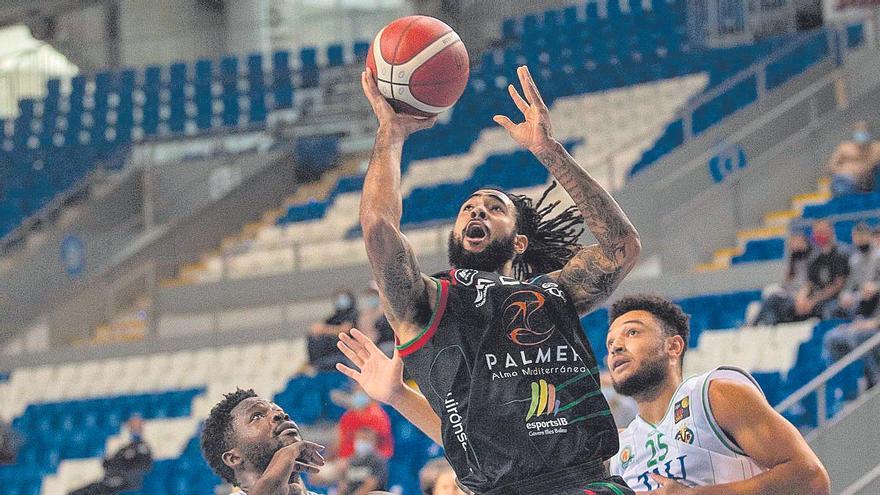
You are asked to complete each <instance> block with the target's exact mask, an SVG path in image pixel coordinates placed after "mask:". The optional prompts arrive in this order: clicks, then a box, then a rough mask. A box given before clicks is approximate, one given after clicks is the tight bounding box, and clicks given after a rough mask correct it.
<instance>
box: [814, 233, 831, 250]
mask: <svg viewBox="0 0 880 495" xmlns="http://www.w3.org/2000/svg"><path fill="white" fill-rule="evenodd" d="M830 242H831V236H829V235H827V234H824V233H818V232H815V233H813V243H815V244H816V245H817V246H819V247H820V248H824V247H826V246H828V244H829V243H830Z"/></svg>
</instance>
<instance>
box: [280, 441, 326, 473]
mask: <svg viewBox="0 0 880 495" xmlns="http://www.w3.org/2000/svg"><path fill="white" fill-rule="evenodd" d="M322 450H324V447H323V446H322V445H318V444H316V443H315V442H309V441H307V440H300V441H299V442H294V443H292V444H290V445H287V446H285V447H281V448H280V449H278V451H277V452H275V455H274V456H273V457H272V460H273V461H274V460H275V459H282V460H284V461H285V462H290V461H293V462H294V467H293V469H294V472H295V473H317V472H318V471H319V470H320V468H321V467H322V466H323V465H324V456H322V455H321V451H322Z"/></svg>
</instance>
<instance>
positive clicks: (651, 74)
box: [170, 1, 863, 284]
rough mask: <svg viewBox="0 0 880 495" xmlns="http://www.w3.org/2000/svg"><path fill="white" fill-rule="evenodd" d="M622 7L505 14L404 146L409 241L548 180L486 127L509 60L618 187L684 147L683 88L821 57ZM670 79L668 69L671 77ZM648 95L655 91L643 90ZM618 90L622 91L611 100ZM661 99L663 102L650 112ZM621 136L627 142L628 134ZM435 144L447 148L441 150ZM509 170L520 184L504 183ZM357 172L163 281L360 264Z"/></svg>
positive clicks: (820, 38)
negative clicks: (449, 103)
mask: <svg viewBox="0 0 880 495" xmlns="http://www.w3.org/2000/svg"><path fill="white" fill-rule="evenodd" d="M636 4H638V6H636ZM628 10H629V12H619V11H615V10H611V11H609V12H608V13H607V17H600V16H599V14H598V12H597V11H596V10H595V5H593V4H589V5H588V8H587V9H586V10H582V9H581V8H580V7H569V8H566V9H564V10H549V11H546V12H544V13H541V14H535V15H528V16H524V17H522V18H516V19H508V20H507V21H505V22H504V23H503V25H502V33H503V38H502V39H501V40H499V48H495V49H492V50H490V51H489V52H487V53H485V54H484V55H483V57H482V59H481V63H480V65H479V66H478V67H475V68H474V69H473V70H472V74H471V81H470V83H469V86H468V88H467V90H466V91H465V93H464V95H463V96H462V99H461V101H460V102H459V104H458V105H457V106H456V107H455V108H454V109H453V110H452V111H451V112H450V115H449V120H448V122H443V123H440V124H438V125H437V126H435V127H434V128H432V129H430V130H428V131H424V132H420V133H418V134H415V135H414V136H412V137H411V139H410V141H409V142H408V143H407V146H406V148H405V151H404V161H403V164H402V168H403V173H404V176H403V182H402V192H403V193H404V212H405V215H404V218H403V226H404V228H405V229H406V231H407V235H408V236H409V237H410V239H411V241H413V242H414V244H419V247H418V250H419V252H422V253H428V252H433V251H434V250H436V249H437V246H438V244H437V242H436V239H437V231H436V229H437V227H438V226H441V225H442V224H443V222H444V221H446V222H448V221H449V219H450V218H452V216H453V213H454V212H453V210H451V209H450V208H452V206H453V205H455V204H456V203H458V202H459V201H460V199H461V197H462V195H463V194H465V192H464V190H470V189H471V188H473V187H474V186H476V185H478V184H486V183H493V184H499V185H508V187H513V188H514V189H519V188H521V189H519V190H518V192H521V191H525V190H529V191H532V192H536V193H540V188H539V187H538V186H540V185H543V184H546V179H547V176H546V173H545V172H544V170H543V169H542V167H540V166H539V165H538V164H537V163H536V162H535V161H534V160H533V159H532V158H531V157H529V156H528V154H527V153H524V152H522V151H519V150H517V149H516V147H515V145H514V144H513V143H512V142H511V141H510V140H509V138H508V137H507V136H506V135H505V134H504V133H503V132H499V130H498V129H493V128H492V126H493V125H494V124H493V123H492V121H491V116H492V115H493V114H495V113H505V112H507V113H509V114H512V115H515V114H516V110H515V108H513V106H512V103H511V102H510V100H509V97H508V96H507V94H506V92H505V91H503V88H504V87H505V86H506V85H507V84H508V83H510V82H516V81H515V77H516V76H515V73H514V69H515V67H516V66H517V65H520V64H529V67H530V69H531V71H532V74H533V75H534V76H535V77H536V79H538V84H539V87H540V88H541V91H542V94H543V96H544V98H545V100H546V101H547V103H548V105H550V107H551V113H552V115H553V116H554V124H555V126H554V127H555V130H556V133H557V135H558V136H559V138H560V139H562V140H565V141H566V142H568V143H571V146H572V147H573V154H574V156H575V158H576V159H578V160H579V162H580V163H582V164H584V166H585V167H586V168H587V170H588V171H590V173H591V174H593V176H594V177H596V178H597V180H599V181H600V182H602V183H603V184H606V185H608V186H611V187H614V185H615V174H617V175H618V176H622V175H623V174H624V173H625V171H626V170H628V168H626V167H628V164H629V163H632V162H627V161H626V160H627V159H629V160H632V161H636V160H637V159H638V157H639V156H640V155H642V159H641V161H639V162H638V163H637V165H636V166H635V167H634V168H633V169H632V170H631V171H630V174H632V173H634V171H638V170H640V169H642V168H644V167H646V166H648V165H649V164H650V163H653V162H654V161H655V160H656V159H657V158H659V157H660V156H662V155H663V154H665V153H666V152H668V151H670V150H671V149H673V148H675V147H676V146H678V145H679V144H681V142H682V139H683V133H684V128H683V122H682V121H681V120H680V119H676V118H675V116H676V112H677V110H678V109H680V108H681V106H683V105H684V104H685V103H686V101H687V99H688V98H689V97H692V96H696V95H697V94H698V93H699V91H705V90H708V89H711V88H713V87H714V86H716V85H717V84H719V83H721V82H723V81H725V80H726V79H727V78H729V77H730V76H732V75H734V74H736V73H737V72H739V71H741V70H742V69H744V68H746V67H748V66H749V65H751V64H753V63H754V62H755V61H756V60H759V59H760V58H762V57H764V56H766V55H768V54H770V53H772V52H773V51H774V50H776V49H778V48H780V47H782V46H784V45H786V44H788V43H799V44H798V45H797V48H795V49H794V50H791V51H789V52H787V53H786V54H785V55H784V56H782V57H778V58H777V59H775V60H774V61H773V62H772V63H769V64H768V67H767V71H766V76H767V81H768V82H767V88H768V89H772V88H775V87H777V86H779V85H780V84H782V83H784V82H785V81H788V80H789V79H791V78H792V77H794V76H795V75H797V74H799V73H801V72H803V71H804V70H806V69H807V68H808V67H810V66H811V65H813V64H814V63H816V62H818V61H820V60H822V59H824V58H825V57H827V56H828V55H829V53H828V49H827V46H828V43H827V36H828V35H827V33H826V32H814V33H807V34H805V35H802V37H777V38H770V39H766V40H763V41H761V42H758V43H756V44H754V45H746V46H739V47H734V48H726V49H713V50H697V49H695V48H693V47H691V46H690V45H689V43H688V42H687V39H686V37H685V36H684V35H683V30H684V13H683V6H682V4H681V3H680V2H674V3H667V2H665V1H658V2H655V6H654V9H653V10H643V9H641V6H640V4H639V3H638V2H630V5H629V9H628ZM649 28H650V29H649ZM862 41H863V33H862V26H861V25H853V26H850V27H849V29H848V42H849V44H850V45H851V46H855V45H858V44H860V43H862ZM645 67H648V68H649V69H645ZM670 77H676V79H667V78H670ZM755 84H756V83H755V81H754V78H749V79H746V80H744V81H742V82H741V83H739V84H736V85H734V86H733V87H732V88H730V89H729V90H728V91H726V92H724V93H722V94H720V95H719V96H717V97H716V98H714V99H712V100H710V101H708V102H706V103H705V104H704V105H702V106H701V107H700V108H698V109H697V110H696V111H695V112H694V122H693V132H694V133H699V132H702V131H703V130H705V129H707V128H709V127H711V126H712V125H714V124H715V123H717V122H718V121H719V120H721V119H723V118H724V117H725V116H727V115H730V114H731V113H733V112H735V111H736V110H738V109H740V108H742V107H743V106H745V105H747V104H748V103H749V102H751V101H754V99H755V98H756V97H757V93H756V91H757V90H756V87H755ZM676 91H677V94H676ZM656 93H660V94H663V97H660V98H652V97H650V96H649V95H651V94H656ZM624 94H625V95H626V96H627V97H628V98H626V99H624V98H617V97H616V95H620V96H622V95H624ZM676 97H679V98H676ZM660 102H662V103H664V104H668V107H667V108H658V107H657V105H658V104H659V103H660ZM658 116H659V117H661V118H660V119H658V118H657V117H658ZM652 118H653V119H652ZM594 120H595V121H597V122H596V123H595V124H594V123H592V122H593V121H594ZM663 126H665V128H666V130H665V131H663V130H662V129H663ZM627 136H629V137H631V138H634V139H631V140H630V141H629V142H627V141H626V139H625V138H626V137H627ZM438 142H442V143H444V145H443V146H437V144H436V143H438ZM651 143H653V146H654V147H653V148H651V146H652V144H651ZM611 156H614V161H615V163H618V162H619V163H618V165H624V166H623V167H619V170H615V169H614V167H610V166H609V165H608V162H609V161H611V160H610V157H611ZM523 170H526V171H527V172H526V173H523ZM513 179H515V180H516V181H517V182H516V183H511V182H509V181H511V180H513ZM362 181H363V176H361V175H348V176H344V177H343V178H341V179H339V180H338V182H337V183H336V184H335V185H334V186H332V187H330V188H329V190H328V193H327V194H326V195H325V196H324V197H322V198H321V199H317V198H310V199H306V200H305V201H304V202H301V203H294V204H287V205H285V206H284V210H283V211H282V213H281V214H280V215H278V216H277V219H276V221H275V225H270V226H265V227H264V228H262V229H260V230H259V231H258V232H256V234H255V235H254V234H252V233H250V234H248V235H243V236H242V237H241V238H240V239H239V240H238V241H237V244H236V243H235V242H233V243H231V244H230V243H225V244H224V252H223V253H219V252H214V253H210V254H206V255H205V256H203V258H202V260H201V261H200V262H199V263H197V264H194V265H188V266H185V267H183V268H182V269H181V274H180V277H179V279H178V280H176V281H174V282H170V283H177V284H179V283H184V284H185V283H200V282H212V281H216V280H218V279H219V278H220V277H222V276H223V274H225V276H227V277H229V278H240V277H254V276H263V275H265V274H277V273H283V272H287V271H291V270H295V269H296V270H308V269H316V268H323V267H327V266H332V265H338V264H356V263H363V262H365V261H366V258H365V256H364V253H363V250H362V247H361V246H360V242H359V241H358V237H359V236H360V229H359V226H358V225H357V216H356V214H355V213H354V212H356V211H357V205H358V202H359V195H358V192H359V189H360V187H361V185H362ZM558 199H562V200H563V202H566V201H567V198H564V197H561V198H558ZM441 205H445V206H448V207H447V208H443V207H440V206H441ZM422 228H424V230H423V229H422ZM783 231H784V228H782V226H781V225H773V226H772V228H771V229H769V230H766V229H762V230H760V231H757V232H747V233H743V236H742V237H741V238H740V243H741V246H743V247H746V246H747V247H748V251H744V250H743V249H742V248H737V249H730V250H727V251H725V252H724V253H723V254H724V256H725V257H726V261H725V262H726V263H727V264H728V265H729V264H730V263H731V262H732V263H737V264H738V263H745V262H752V261H760V260H769V259H776V257H778V256H779V255H780V253H781V251H782V248H781V247H780V236H781V235H782V233H783ZM346 239H349V240H350V241H346ZM422 240H423V242H422ZM750 241H752V242H750ZM441 247H442V246H441ZM227 248H229V249H227ZM330 253H332V255H328V254H330ZM224 264H225V267H224ZM224 268H225V269H224Z"/></svg>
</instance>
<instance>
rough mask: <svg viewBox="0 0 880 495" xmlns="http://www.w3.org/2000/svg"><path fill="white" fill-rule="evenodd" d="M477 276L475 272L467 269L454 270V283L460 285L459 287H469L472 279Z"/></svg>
mask: <svg viewBox="0 0 880 495" xmlns="http://www.w3.org/2000/svg"><path fill="white" fill-rule="evenodd" d="M476 276H477V271H476V270H471V269H469V268H466V269H463V270H455V274H454V277H455V281H456V282H458V283H460V284H461V285H471V284H473V283H474V277H476Z"/></svg>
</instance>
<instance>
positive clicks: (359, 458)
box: [339, 428, 388, 495]
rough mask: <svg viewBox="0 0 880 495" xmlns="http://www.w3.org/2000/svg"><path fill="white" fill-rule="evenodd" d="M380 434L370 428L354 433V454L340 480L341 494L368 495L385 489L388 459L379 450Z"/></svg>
mask: <svg viewBox="0 0 880 495" xmlns="http://www.w3.org/2000/svg"><path fill="white" fill-rule="evenodd" d="M378 440H379V435H378V434H377V433H376V431H375V430H372V429H370V428H360V429H358V430H357V431H356V432H355V434H354V455H353V456H352V457H351V458H350V459H349V461H348V467H347V468H346V469H345V476H344V477H343V478H342V480H341V481H340V482H339V495H366V494H367V493H369V492H372V491H374V490H385V487H386V485H387V484H388V460H387V459H385V458H384V457H382V456H381V455H380V454H379V452H378V450H377V446H378Z"/></svg>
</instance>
